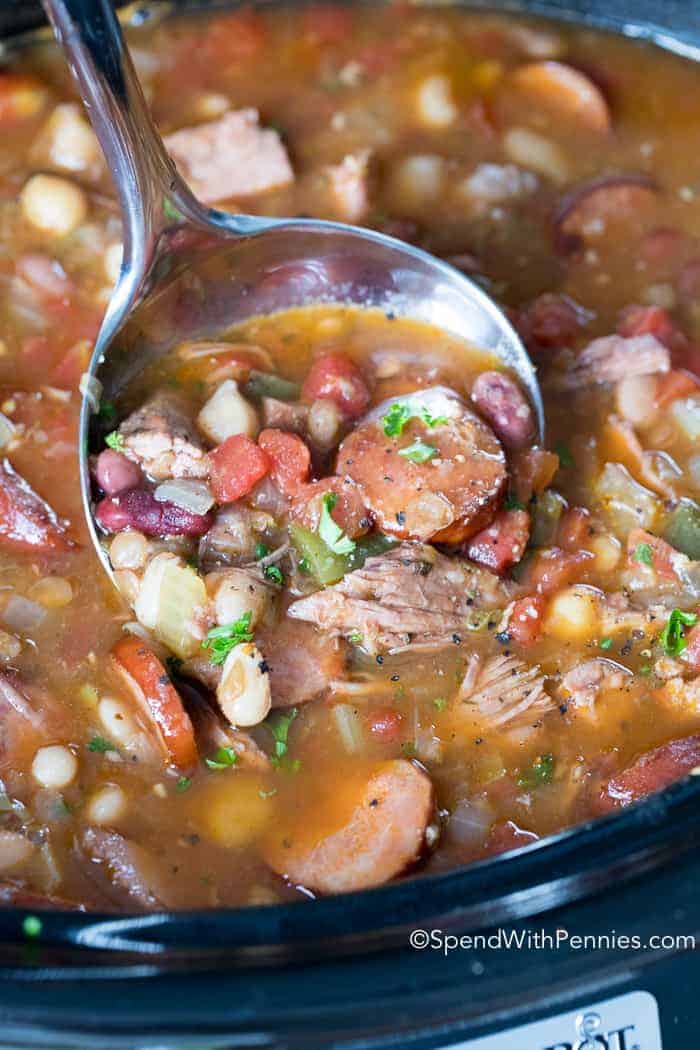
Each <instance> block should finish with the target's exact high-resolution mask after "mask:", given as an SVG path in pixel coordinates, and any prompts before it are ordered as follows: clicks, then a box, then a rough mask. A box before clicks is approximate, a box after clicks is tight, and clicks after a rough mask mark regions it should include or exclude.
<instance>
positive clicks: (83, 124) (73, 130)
mask: <svg viewBox="0 0 700 1050" xmlns="http://www.w3.org/2000/svg"><path fill="white" fill-rule="evenodd" d="M33 156H34V159H35V161H37V162H38V163H39V164H43V163H48V164H49V165H51V167H53V168H58V169H59V170H60V171H70V172H78V173H80V175H81V176H84V177H86V178H89V179H92V180H93V181H96V180H97V179H99V178H100V177H101V176H102V174H103V172H104V167H105V162H104V156H103V154H102V151H101V149H100V145H99V142H98V141H97V136H96V135H95V133H94V131H93V130H92V128H91V127H90V125H89V124H88V122H87V120H86V119H85V117H84V116H83V112H82V109H81V107H80V106H78V105H76V103H74V102H64V103H62V104H61V105H59V106H56V108H55V109H54V111H53V113H52V114H51V116H50V117H49V119H48V121H47V122H46V124H45V125H44V127H43V128H42V130H41V132H40V135H39V139H38V141H37V144H36V147H35V149H34V150H33Z"/></svg>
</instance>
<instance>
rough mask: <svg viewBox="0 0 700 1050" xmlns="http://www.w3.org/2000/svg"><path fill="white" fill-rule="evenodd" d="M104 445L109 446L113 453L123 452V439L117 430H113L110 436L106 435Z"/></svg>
mask: <svg viewBox="0 0 700 1050" xmlns="http://www.w3.org/2000/svg"><path fill="white" fill-rule="evenodd" d="M105 445H109V447H110V448H113V449H114V451H115V452H123V451H124V448H125V445H124V438H123V437H122V436H121V434H120V433H119V431H118V430H113V431H112V432H111V434H108V435H107V437H106V438H105Z"/></svg>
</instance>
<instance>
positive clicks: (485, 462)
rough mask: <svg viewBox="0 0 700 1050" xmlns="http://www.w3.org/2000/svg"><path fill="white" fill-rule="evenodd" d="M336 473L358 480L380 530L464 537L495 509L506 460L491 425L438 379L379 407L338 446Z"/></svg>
mask: <svg viewBox="0 0 700 1050" xmlns="http://www.w3.org/2000/svg"><path fill="white" fill-rule="evenodd" d="M435 421H437V422H435ZM431 424H432V425H431ZM399 428H400V429H399ZM387 431H388V433H387ZM397 431H398V432H397ZM337 473H338V474H341V475H348V476H349V477H351V478H352V479H353V480H354V481H356V482H357V483H358V484H359V485H361V487H362V489H363V490H364V493H365V497H366V501H367V505H368V507H369V508H370V510H371V511H372V512H373V514H374V516H375V518H376V522H377V525H378V527H379V528H380V529H381V530H382V532H386V533H389V534H390V535H392V536H397V537H400V538H401V539H414V540H431V541H433V542H440V543H461V542H462V541H463V540H465V539H468V537H469V536H471V535H473V534H474V533H475V532H478V531H479V529H482V528H484V527H485V526H486V525H488V524H489V522H490V521H491V519H492V518H493V516H494V514H495V513H496V510H497V509H498V504H499V501H500V498H501V494H502V492H503V488H504V485H505V482H506V461H505V455H504V452H503V448H502V447H501V444H500V442H499V440H498V438H497V437H496V435H495V434H494V433H493V431H492V430H491V429H490V427H489V426H488V425H487V424H486V423H485V422H484V421H483V420H482V419H480V418H479V417H478V416H477V415H475V413H473V412H472V411H471V410H470V409H469V408H467V406H466V405H465V403H464V401H462V399H461V398H460V397H459V396H458V395H457V394H456V393H455V392H454V391H453V390H449V389H448V388H447V387H442V386H435V387H429V388H428V389H426V390H418V391H416V392H415V393H413V394H407V395H405V396H403V397H398V398H394V399H391V400H389V401H384V402H383V403H382V404H381V405H379V406H378V407H377V408H375V409H374V410H373V411H372V413H371V414H370V415H369V416H367V417H366V418H365V419H364V420H363V421H362V422H361V423H360V424H359V426H358V427H356V429H355V430H353V431H352V433H351V434H349V435H348V436H347V437H346V438H345V440H344V441H343V443H342V445H341V446H340V449H339V450H338V463H337Z"/></svg>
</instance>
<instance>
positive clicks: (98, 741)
mask: <svg viewBox="0 0 700 1050" xmlns="http://www.w3.org/2000/svg"><path fill="white" fill-rule="evenodd" d="M87 749H88V751H94V752H95V754H97V755H104V754H105V753H106V752H107V751H116V750H117V748H116V747H115V746H114V744H112V743H110V741H109V740H105V738H104V737H103V736H94V737H93V738H92V740H91V741H90V743H89V744H88V746H87Z"/></svg>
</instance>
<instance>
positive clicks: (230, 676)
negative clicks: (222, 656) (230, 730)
mask: <svg viewBox="0 0 700 1050" xmlns="http://www.w3.org/2000/svg"><path fill="white" fill-rule="evenodd" d="M216 698H217V700H218V701H219V706H220V707H221V710H222V711H223V713H224V714H225V715H226V717H227V718H228V720H229V722H231V724H232V725H236V726H255V725H258V723H259V722H262V720H263V719H264V718H265V717H266V716H267V714H268V713H269V710H270V707H271V706H272V694H271V691H270V676H269V674H268V673H267V671H266V670H265V663H264V659H263V655H262V653H261V652H260V650H259V649H258V647H257V646H256V645H253V644H252V643H250V642H246V643H244V644H242V645H237V646H236V648H235V649H232V650H231V652H230V653H229V655H228V656H227V658H226V663H225V664H224V667H223V672H222V675H221V682H220V683H219V687H218V689H217V690H216Z"/></svg>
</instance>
